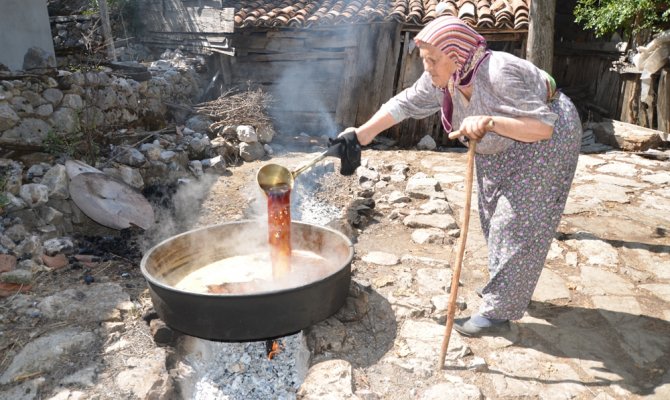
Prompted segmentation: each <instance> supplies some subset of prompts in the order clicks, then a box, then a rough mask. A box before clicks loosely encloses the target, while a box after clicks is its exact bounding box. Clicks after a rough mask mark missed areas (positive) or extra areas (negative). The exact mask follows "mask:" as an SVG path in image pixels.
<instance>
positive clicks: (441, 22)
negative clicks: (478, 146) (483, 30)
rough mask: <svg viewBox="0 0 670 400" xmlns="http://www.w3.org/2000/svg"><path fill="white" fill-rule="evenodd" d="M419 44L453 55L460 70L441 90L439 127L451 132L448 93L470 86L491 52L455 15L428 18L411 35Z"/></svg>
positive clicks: (451, 111)
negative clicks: (429, 19) (427, 21)
mask: <svg viewBox="0 0 670 400" xmlns="http://www.w3.org/2000/svg"><path fill="white" fill-rule="evenodd" d="M414 41H415V42H416V43H417V44H418V45H419V46H420V45H421V43H427V44H430V45H433V46H435V47H437V48H438V49H440V50H441V51H442V53H444V54H446V55H447V56H448V57H452V58H453V59H454V60H455V61H456V64H458V66H459V69H458V71H456V72H455V73H454V75H453V76H452V77H451V79H450V80H449V85H448V87H447V88H446V89H443V90H444V102H443V103H442V126H444V129H445V130H446V131H447V132H451V131H452V129H453V128H452V126H451V119H452V115H453V102H452V100H451V96H453V94H454V90H455V88H457V87H465V86H468V85H470V83H471V81H472V77H473V76H474V75H475V73H476V72H477V69H478V68H479V65H480V64H481V63H482V61H484V60H485V59H486V57H488V56H489V55H490V54H491V52H490V51H489V50H487V49H486V39H484V37H483V36H482V35H480V34H478V33H477V32H476V31H475V30H474V29H472V28H470V27H469V26H468V25H467V24H466V23H465V22H463V21H461V20H460V19H458V18H456V17H451V16H444V17H439V18H436V19H434V20H433V21H431V22H430V23H429V24H428V25H426V26H425V27H424V28H423V29H422V30H421V31H420V32H419V33H418V34H417V35H416V37H415V38H414Z"/></svg>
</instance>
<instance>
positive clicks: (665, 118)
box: [656, 68, 670, 133]
mask: <svg viewBox="0 0 670 400" xmlns="http://www.w3.org/2000/svg"><path fill="white" fill-rule="evenodd" d="M656 113H657V118H658V130H659V131H663V132H666V133H670V69H667V68H666V69H663V70H661V74H660V77H659V79H658V102H657V103H656Z"/></svg>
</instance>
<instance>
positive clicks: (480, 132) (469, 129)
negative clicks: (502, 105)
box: [459, 115, 493, 140]
mask: <svg viewBox="0 0 670 400" xmlns="http://www.w3.org/2000/svg"><path fill="white" fill-rule="evenodd" d="M492 121H493V117H491V116H488V115H474V116H471V117H466V118H465V119H464V120H463V122H461V127H460V128H459V131H460V132H461V134H462V135H463V136H466V137H467V138H468V139H470V140H481V139H482V138H483V137H484V135H486V132H488V131H490V130H491V126H492V125H493V124H491V122H492ZM489 124H490V125H489Z"/></svg>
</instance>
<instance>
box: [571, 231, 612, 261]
mask: <svg viewBox="0 0 670 400" xmlns="http://www.w3.org/2000/svg"><path fill="white" fill-rule="evenodd" d="M572 237H573V239H569V240H566V241H565V243H566V244H567V245H568V246H570V247H571V248H573V249H575V250H577V252H579V254H580V255H581V256H582V257H584V258H586V265H602V266H607V267H616V266H617V264H618V262H619V253H618V252H617V251H616V249H615V248H614V246H612V245H611V244H609V243H607V242H605V241H603V240H601V239H600V238H599V237H598V236H596V235H593V234H591V233H588V232H578V233H576V234H574V235H573V236H572Z"/></svg>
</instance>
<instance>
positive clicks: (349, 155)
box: [328, 130, 361, 175]
mask: <svg viewBox="0 0 670 400" xmlns="http://www.w3.org/2000/svg"><path fill="white" fill-rule="evenodd" d="M335 146H337V147H335ZM328 147H329V150H333V152H335V154H334V155H335V156H337V157H339V158H340V161H341V162H340V174H342V175H352V174H353V173H354V172H356V168H358V167H359V166H360V165H361V144H360V143H358V138H357V137H356V132H355V131H353V130H347V131H344V133H341V134H339V135H338V136H337V137H336V138H335V139H328Z"/></svg>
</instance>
